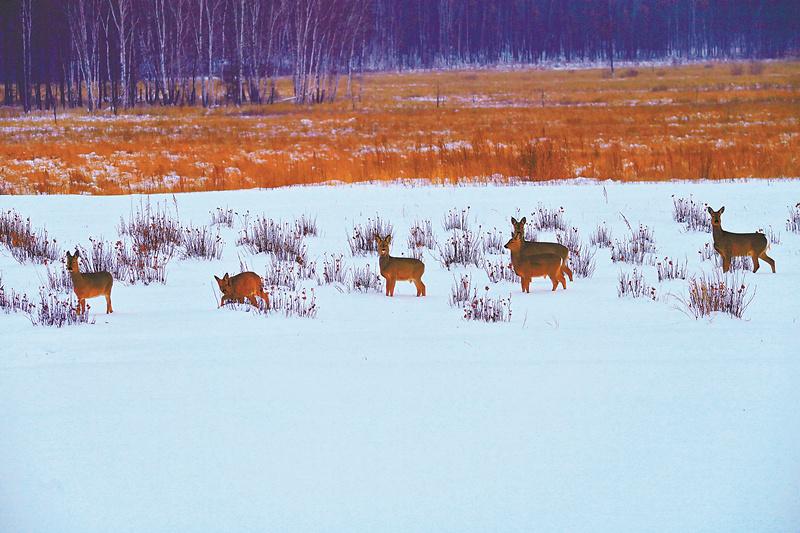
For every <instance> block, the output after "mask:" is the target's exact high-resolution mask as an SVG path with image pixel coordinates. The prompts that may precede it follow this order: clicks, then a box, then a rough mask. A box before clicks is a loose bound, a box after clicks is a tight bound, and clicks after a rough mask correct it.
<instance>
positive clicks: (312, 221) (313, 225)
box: [294, 215, 318, 237]
mask: <svg viewBox="0 0 800 533" xmlns="http://www.w3.org/2000/svg"><path fill="white" fill-rule="evenodd" d="M294 228H295V231H296V232H297V233H299V234H300V235H302V236H303V237H306V236H308V235H311V236H312V237H316V236H317V233H318V229H317V217H313V218H312V217H311V215H300V218H297V219H295V221H294Z"/></svg>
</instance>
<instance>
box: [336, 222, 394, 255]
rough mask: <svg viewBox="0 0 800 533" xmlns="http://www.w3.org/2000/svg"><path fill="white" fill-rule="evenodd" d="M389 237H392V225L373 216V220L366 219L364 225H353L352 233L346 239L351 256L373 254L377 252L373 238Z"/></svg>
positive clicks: (376, 245)
mask: <svg viewBox="0 0 800 533" xmlns="http://www.w3.org/2000/svg"><path fill="white" fill-rule="evenodd" d="M389 235H392V236H393V227H392V223H391V222H388V221H386V220H383V219H382V218H381V217H380V216H378V215H375V218H368V219H367V222H366V223H364V224H355V225H353V232H352V233H351V234H350V235H349V236H348V237H347V244H348V245H349V246H350V253H351V254H352V255H353V256H357V255H368V254H373V253H376V252H377V251H378V243H377V242H376V241H375V237H376V236H380V237H387V236H389Z"/></svg>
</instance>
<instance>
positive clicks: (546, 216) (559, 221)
mask: <svg viewBox="0 0 800 533" xmlns="http://www.w3.org/2000/svg"><path fill="white" fill-rule="evenodd" d="M530 224H531V225H532V226H533V228H534V229H536V230H538V231H564V230H566V229H567V222H566V220H565V219H564V208H563V207H559V208H558V209H553V208H551V207H545V206H543V205H542V204H539V207H537V208H536V210H535V211H534V212H533V213H531V221H530Z"/></svg>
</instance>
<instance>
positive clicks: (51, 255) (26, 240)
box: [0, 209, 61, 264]
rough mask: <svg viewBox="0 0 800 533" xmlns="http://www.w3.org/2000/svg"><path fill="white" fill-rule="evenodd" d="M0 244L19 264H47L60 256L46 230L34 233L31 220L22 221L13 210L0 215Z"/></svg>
mask: <svg viewBox="0 0 800 533" xmlns="http://www.w3.org/2000/svg"><path fill="white" fill-rule="evenodd" d="M0 244H3V245H5V246H6V247H7V248H8V249H9V251H10V252H11V255H12V257H14V259H16V260H17V262H19V263H23V264H24V263H28V262H31V263H48V262H51V261H56V260H57V259H58V258H59V257H60V256H61V250H60V249H59V247H58V244H57V243H56V240H55V239H50V237H49V236H48V235H47V230H46V229H44V228H42V229H40V230H37V231H34V229H33V227H32V226H31V219H30V218H26V219H23V218H22V216H21V215H20V214H19V213H17V212H16V211H14V210H13V209H11V210H8V211H4V212H2V213H0Z"/></svg>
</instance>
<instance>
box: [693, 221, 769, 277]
mask: <svg viewBox="0 0 800 533" xmlns="http://www.w3.org/2000/svg"><path fill="white" fill-rule="evenodd" d="M724 212H725V206H722V207H721V208H720V210H719V211H714V210H713V209H711V207H709V208H708V214H709V215H711V234H712V235H713V237H714V249H715V250H716V251H717V253H718V254H719V255H720V256H721V257H722V271H723V272H728V271H729V270H730V269H731V257H744V256H748V255H749V256H750V257H751V258H752V259H753V272H756V271H758V267H759V264H758V259H759V258H761V259H763V260H764V261H766V262H767V263H769V266H771V267H772V272H773V273H774V272H775V261H774V260H773V259H772V258H771V257H770V256H768V255H767V250H768V249H769V242H768V241H767V237H766V235H764V234H763V233H731V232H730V231H725V230H724V229H722V213H724Z"/></svg>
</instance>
